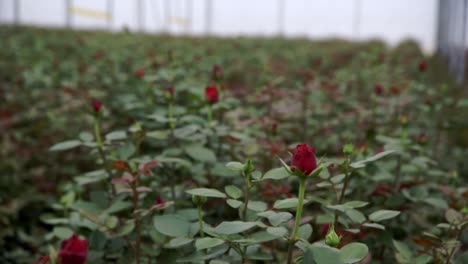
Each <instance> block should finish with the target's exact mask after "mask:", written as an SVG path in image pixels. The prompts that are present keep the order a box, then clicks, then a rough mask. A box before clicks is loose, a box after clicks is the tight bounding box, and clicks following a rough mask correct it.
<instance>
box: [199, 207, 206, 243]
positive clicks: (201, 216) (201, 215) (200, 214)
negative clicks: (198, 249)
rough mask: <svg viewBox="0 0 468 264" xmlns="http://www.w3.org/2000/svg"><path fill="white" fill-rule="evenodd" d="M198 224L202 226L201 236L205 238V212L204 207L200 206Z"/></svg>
mask: <svg viewBox="0 0 468 264" xmlns="http://www.w3.org/2000/svg"><path fill="white" fill-rule="evenodd" d="M197 207H198V224H199V225H200V236H201V237H205V233H203V211H202V206H201V204H200V203H199V204H198V206H197Z"/></svg>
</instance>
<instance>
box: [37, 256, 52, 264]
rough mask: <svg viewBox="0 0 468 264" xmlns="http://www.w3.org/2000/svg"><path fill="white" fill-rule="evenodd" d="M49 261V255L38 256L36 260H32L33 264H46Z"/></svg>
mask: <svg viewBox="0 0 468 264" xmlns="http://www.w3.org/2000/svg"><path fill="white" fill-rule="evenodd" d="M49 262H50V257H49V256H40V257H39V259H38V260H37V262H34V263H33V264H47V263H49Z"/></svg>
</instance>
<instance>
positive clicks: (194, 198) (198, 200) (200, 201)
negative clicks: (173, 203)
mask: <svg viewBox="0 0 468 264" xmlns="http://www.w3.org/2000/svg"><path fill="white" fill-rule="evenodd" d="M206 200H207V199H206V197H205V196H198V195H192V202H193V204H195V205H197V206H198V205H203V204H205V203H206Z"/></svg>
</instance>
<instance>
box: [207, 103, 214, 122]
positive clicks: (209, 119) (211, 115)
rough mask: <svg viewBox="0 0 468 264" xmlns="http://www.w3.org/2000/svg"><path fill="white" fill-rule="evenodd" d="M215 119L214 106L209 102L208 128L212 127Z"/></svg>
mask: <svg viewBox="0 0 468 264" xmlns="http://www.w3.org/2000/svg"><path fill="white" fill-rule="evenodd" d="M212 120H213V108H212V106H211V104H208V128H211V121H212Z"/></svg>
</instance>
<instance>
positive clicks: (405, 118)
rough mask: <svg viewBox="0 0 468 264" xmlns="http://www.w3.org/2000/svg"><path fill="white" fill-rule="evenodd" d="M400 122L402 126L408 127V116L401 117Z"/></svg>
mask: <svg viewBox="0 0 468 264" xmlns="http://www.w3.org/2000/svg"><path fill="white" fill-rule="evenodd" d="M399 121H400V124H401V125H402V126H406V125H408V122H409V117H408V116H407V115H401V116H400V118H399Z"/></svg>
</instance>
